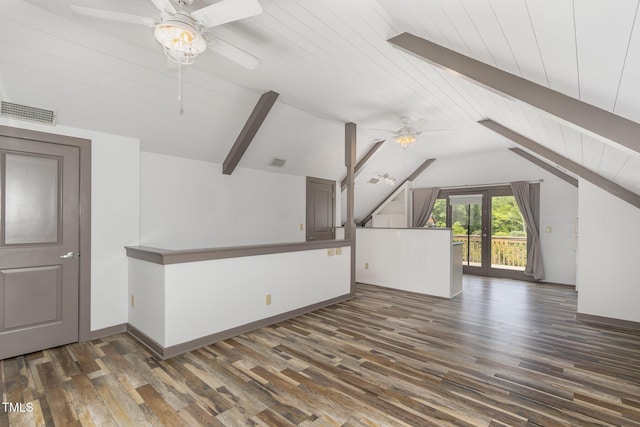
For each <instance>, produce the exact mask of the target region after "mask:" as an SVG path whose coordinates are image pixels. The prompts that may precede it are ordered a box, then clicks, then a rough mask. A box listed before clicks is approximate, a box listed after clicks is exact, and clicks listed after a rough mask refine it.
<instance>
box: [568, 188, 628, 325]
mask: <svg viewBox="0 0 640 427" xmlns="http://www.w3.org/2000/svg"><path fill="white" fill-rule="evenodd" d="M579 209H580V223H579V243H578V290H579V292H578V313H583V314H591V315H596V316H604V317H612V318H615V319H622V320H630V321H634V322H640V276H639V275H638V253H639V251H638V241H640V228H638V224H640V209H638V208H636V207H634V206H632V205H630V204H628V203H627V202H625V201H623V200H621V199H619V198H617V197H615V196H613V195H611V194H610V193H608V192H606V191H604V190H602V189H600V188H599V187H596V186H595V185H593V184H591V183H589V182H587V181H584V180H580V204H579Z"/></svg>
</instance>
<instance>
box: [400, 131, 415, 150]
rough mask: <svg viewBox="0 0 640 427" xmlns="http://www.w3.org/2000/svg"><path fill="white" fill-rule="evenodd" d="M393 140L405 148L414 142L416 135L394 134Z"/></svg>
mask: <svg viewBox="0 0 640 427" xmlns="http://www.w3.org/2000/svg"><path fill="white" fill-rule="evenodd" d="M395 141H396V142H397V143H398V144H399V145H400V147H402V148H405V149H406V148H407V147H408V146H409V145H411V144H413V143H414V142H416V137H415V135H411V134H402V135H398V136H396V137H395Z"/></svg>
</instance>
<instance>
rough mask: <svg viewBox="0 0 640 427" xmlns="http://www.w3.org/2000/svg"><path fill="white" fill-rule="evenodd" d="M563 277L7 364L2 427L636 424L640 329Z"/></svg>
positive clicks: (96, 346)
mask: <svg viewBox="0 0 640 427" xmlns="http://www.w3.org/2000/svg"><path fill="white" fill-rule="evenodd" d="M575 310H576V293H575V292H574V291H573V290H572V289H570V288H567V287H562V286H550V285H536V284H530V283H524V282H518V281H511V280H500V279H483V278H478V277H472V276H467V277H465V283H464V293H463V294H462V295H459V296H458V297H456V298H455V299H453V300H443V299H438V298H432V297H427V296H420V295H416V294H410V293H406V292H401V291H395V290H389V289H384V288H379V287H374V286H367V285H358V288H357V296H356V298H354V299H352V300H350V301H347V302H344V303H341V304H336V305H334V306H331V307H329V308H326V309H322V310H318V311H316V312H313V313H311V314H308V315H305V316H301V317H298V318H295V319H293V320H290V321H287V322H282V323H279V324H277V325H274V326H271V327H267V328H262V329H260V330H257V331H254V332H252V333H248V334H245V335H241V336H238V337H236V338H233V339H229V340H226V341H223V342H220V343H217V344H215V345H211V346H208V347H205V348H202V349H200V350H197V351H193V352H190V353H188V354H185V355H182V356H179V357H176V358H174V359H171V360H168V361H165V362H158V361H155V360H154V359H153V358H151V357H150V355H149V354H148V353H147V352H146V351H145V350H144V348H143V347H141V346H140V345H139V344H138V343H136V342H135V341H134V340H133V339H132V338H131V337H129V336H128V335H126V334H120V335H115V336H112V337H108V338H105V339H99V340H94V341H92V342H88V343H79V344H73V345H68V346H64V347H59V348H55V349H51V350H46V351H43V352H38V353H33V354H29V355H26V356H23V357H16V358H12V359H7V360H4V361H1V362H0V380H1V381H0V395H1V396H2V400H3V401H5V402H13V403H23V404H26V403H30V404H31V405H32V407H33V411H31V412H7V411H5V410H4V409H3V408H2V407H0V426H7V425H11V426H33V425H38V426H40V425H47V426H49V425H56V426H67V425H70V426H80V425H82V426H116V425H120V426H146V425H160V426H183V425H184V426H197V425H208V426H265V425H267V426H432V425H434V426H440V425H443V426H444V425H462V426H531V425H542V426H566V425H579V426H591V425H624V426H640V334H638V333H634V332H629V331H624V330H619V329H615V328H598V327H594V326H590V325H586V324H583V323H580V322H577V321H576V320H575Z"/></svg>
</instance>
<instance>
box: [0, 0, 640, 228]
mask: <svg viewBox="0 0 640 427" xmlns="http://www.w3.org/2000/svg"><path fill="white" fill-rule="evenodd" d="M71 3H73V4H77V5H81V6H86V7H95V8H102V9H108V10H112V11H119V12H125V13H132V14H137V15H147V16H157V9H155V7H154V6H153V4H152V3H151V1H149V0H25V1H23V0H5V1H3V7H2V9H0V53H1V54H0V98H2V99H4V100H11V101H14V102H18V103H23V104H29V105H34V106H39V107H44V108H51V109H55V110H57V111H58V123H60V124H64V125H69V126H76V127H81V128H87V129H94V130H99V131H104V132H109V133H115V134H122V135H127V136H133V137H137V138H140V139H141V141H142V149H143V150H144V151H149V152H156V153H164V154H169V155H175V156H181V157H188V158H194V159H200V160H208V161H213V162H218V163H222V161H223V160H224V157H225V156H226V154H227V152H228V151H229V148H230V147H231V146H232V145H233V142H234V141H235V138H236V137H237V136H238V133H239V132H240V130H241V129H242V127H243V125H244V123H245V121H246V120H247V118H248V116H249V114H250V113H251V111H252V109H253V107H254V106H255V103H256V101H257V100H258V98H259V97H260V95H261V94H262V93H263V92H266V91H268V90H273V91H276V92H278V93H280V97H279V98H278V101H277V102H276V104H275V106H274V107H273V109H272V110H271V113H270V114H269V116H268V117H267V120H266V121H265V123H264V124H263V126H262V128H261V129H260V131H259V132H258V134H257V136H256V138H255V139H254V141H253V143H252V144H251V146H250V147H249V150H248V151H247V153H246V154H245V156H244V157H243V158H242V160H241V162H240V165H239V166H242V167H249V168H255V169H262V170H269V171H273V172H281V173H289V174H295V175H309V176H318V177H323V178H330V179H341V178H342V177H343V176H344V165H343V162H344V160H343V159H344V123H345V122H349V121H352V122H355V123H356V124H357V125H358V158H360V157H362V156H363V155H364V154H365V153H366V152H367V151H368V150H369V149H370V148H371V146H372V145H373V144H374V142H375V141H376V140H377V139H380V138H384V137H386V136H388V134H386V133H384V132H380V131H377V130H375V129H398V128H400V127H401V122H400V117H402V116H408V117H412V118H416V119H417V118H424V119H426V120H427V126H426V127H427V129H449V130H451V133H450V134H449V135H446V136H429V135H423V136H421V137H420V138H419V139H418V141H417V142H416V143H415V144H413V145H412V146H410V147H409V148H408V149H407V150H402V149H400V148H399V147H398V146H397V145H396V144H395V143H394V142H393V141H392V140H388V141H387V142H386V143H385V144H384V145H383V147H382V148H381V149H380V150H379V151H378V152H377V153H376V155H375V156H373V157H372V159H371V160H370V162H368V163H367V165H366V167H365V168H364V169H363V170H362V172H361V173H360V175H359V176H358V177H357V178H356V185H357V186H356V188H357V199H356V203H357V206H356V218H358V217H362V216H364V215H366V214H367V213H368V212H369V211H370V210H371V209H372V208H373V207H375V206H376V205H377V204H378V203H379V202H380V201H381V198H382V197H384V195H386V194H387V193H388V192H389V188H388V187H386V186H384V185H382V184H378V185H371V184H366V181H367V180H369V178H371V177H372V176H374V175H377V174H383V173H388V174H389V175H391V176H394V177H396V178H397V179H398V180H399V181H401V180H402V179H404V178H406V177H407V176H408V175H409V174H411V173H412V172H413V171H414V170H415V169H416V168H417V167H418V166H419V165H420V164H421V163H422V162H424V160H425V159H427V158H436V159H445V158H453V157H456V156H461V155H465V156H468V155H469V154H472V153H474V152H477V153H480V152H491V151H495V150H506V149H507V148H508V147H512V146H515V144H513V143H512V142H510V141H508V140H506V139H504V138H502V137H500V136H498V135H497V134H495V133H493V132H492V131H490V130H488V129H486V128H484V127H483V126H481V125H479V124H477V121H478V120H482V119H486V118H490V119H492V120H495V121H497V122H499V123H501V124H502V125H504V126H506V127H508V128H510V129H512V130H514V131H516V132H518V133H520V134H522V135H524V136H526V137H528V138H530V139H532V140H534V141H536V142H538V143H540V144H542V145H544V146H546V147H548V148H550V149H552V150H554V151H556V152H557V153H559V154H561V155H562V156H564V157H567V158H569V159H570V160H572V161H574V162H576V163H578V164H581V165H583V166H585V167H587V168H589V169H591V170H592V171H594V172H597V173H598V174H600V175H602V176H604V177H605V178H607V179H610V180H612V181H614V182H616V183H617V184H619V185H621V186H623V187H625V188H627V189H629V190H631V191H633V192H635V193H640V155H639V154H638V153H636V152H633V151H631V150H624V149H621V148H620V147H619V146H618V145H616V144H615V143H613V144H612V143H611V142H609V141H606V140H600V139H597V138H596V137H594V136H592V135H590V134H587V133H585V132H581V131H579V130H577V129H576V128H575V127H572V126H568V125H567V124H566V123H563V122H560V121H558V120H556V119H554V118H553V117H551V116H549V115H547V114H545V113H544V112H541V111H539V110H537V109H535V108H533V107H530V106H527V105H526V104H524V103H520V102H517V101H514V100H511V99H508V98H505V97H502V96H500V95H498V94H496V93H493V92H490V91H488V90H486V89H484V88H482V87H480V86H478V85H476V84H474V83H472V82H470V81H468V80H466V79H463V78H461V77H460V76H457V75H455V74H453V73H448V72H446V71H443V70H441V69H439V68H437V67H434V66H432V65H429V64H428V63H426V62H424V61H421V60H419V59H417V58H414V57H413V56H411V55H408V54H407V53H405V52H403V51H401V50H399V49H397V48H395V47H393V46H392V45H391V44H390V43H389V42H387V39H389V38H390V37H393V36H395V35H397V34H399V33H401V32H410V33H412V34H415V35H417V36H419V37H422V38H424V39H426V40H429V41H432V42H434V43H437V44H439V45H442V46H444V47H447V48H449V49H452V50H454V51H456V52H459V53H461V54H463V55H465V56H468V57H470V58H474V59H476V60H479V61H482V62H484V63H486V64H489V65H491V66H494V67H497V68H499V69H501V70H504V71H507V72H509V73H512V74H514V75H516V76H519V77H522V78H525V79H527V80H530V81H533V82H535V83H538V84H540V85H542V86H545V87H548V88H551V89H553V90H556V91H558V92H561V93H563V94H566V95H568V96H571V97H574V98H576V99H580V100H582V101H584V102H586V103H589V104H592V105H594V106H597V107H599V108H601V109H603V110H606V111H609V112H613V113H615V114H617V115H620V116H622V117H625V118H628V119H630V120H632V121H634V122H640V96H639V95H640V79H639V78H638V76H639V75H640V31H635V25H636V17H637V15H638V5H639V1H638V0H617V1H616V2H604V1H601V0H580V1H576V0H347V1H345V0H324V1H319V0H261V4H262V7H263V9H264V13H262V14H261V15H258V16H255V17H251V18H247V19H244V20H242V21H238V22H234V23H230V24H225V25H222V26H219V27H215V28H213V29H212V30H211V32H212V33H214V34H216V35H218V36H220V37H223V38H224V39H226V40H228V41H229V42H232V43H234V44H235V45H237V46H240V47H241V48H242V49H244V50H246V51H248V52H250V53H252V54H253V55H255V56H257V57H259V58H260V59H261V64H260V65H259V67H258V68H257V69H255V70H247V69H245V68H242V67H240V66H238V65H237V64H235V63H233V62H231V61H229V60H228V59H226V58H225V57H222V56H220V55H218V54H216V53H215V52H212V51H208V52H205V53H204V54H202V55H200V56H199V57H198V58H197V60H196V63H195V64H193V65H189V66H187V67H184V68H183V69H182V88H183V107H184V113H183V114H180V111H179V103H178V100H177V96H178V80H179V79H178V71H177V70H176V69H175V67H168V65H167V61H166V59H165V57H164V54H163V52H162V49H161V47H160V45H159V44H158V43H157V42H156V41H155V39H154V37H153V33H152V30H151V29H150V28H148V27H144V26H138V25H132V24H125V23H117V22H110V21H102V20H98V19H94V18H89V17H85V16H79V15H75V14H73V13H72V12H71V9H70V7H69V5H70V4H71ZM210 3H214V2H213V1H208V0H207V1H204V0H195V2H194V4H193V6H192V7H193V8H200V7H203V6H206V5H207V4H210ZM273 157H278V158H283V159H286V160H287V163H286V165H285V167H284V168H282V169H274V168H272V167H270V166H269V165H268V163H269V162H270V161H271V160H272V158H273Z"/></svg>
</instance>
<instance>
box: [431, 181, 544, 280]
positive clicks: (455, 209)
mask: <svg viewBox="0 0 640 427" xmlns="http://www.w3.org/2000/svg"><path fill="white" fill-rule="evenodd" d="M534 187H535V186H534ZM538 191H539V190H538V188H536V189H535V190H534V192H533V193H532V194H533V195H534V198H535V199H536V200H535V201H534V202H535V204H536V205H537V199H538V198H539V192H538ZM537 215H538V212H537V210H536V211H535V212H534V216H536V217H537ZM432 222H433V223H434V224H435V225H436V226H440V227H448V228H451V230H452V234H453V240H454V242H459V243H460V244H462V245H463V251H462V252H463V255H462V256H463V271H464V273H466V274H475V275H481V276H492V277H508V278H513V279H522V280H528V278H527V277H526V276H524V274H523V271H524V268H525V266H526V261H527V248H528V245H529V244H530V242H529V240H530V239H529V236H528V235H527V230H526V226H525V224H524V220H523V218H522V215H521V214H520V210H519V208H518V205H517V203H516V201H515V198H514V197H513V193H512V192H511V187H510V186H508V185H507V186H495V187H479V188H465V189H450V190H441V191H440V194H439V197H438V200H437V201H436V205H435V206H434V209H433V214H432Z"/></svg>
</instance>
